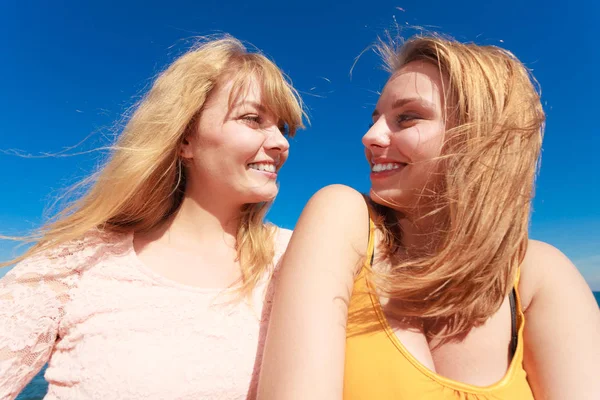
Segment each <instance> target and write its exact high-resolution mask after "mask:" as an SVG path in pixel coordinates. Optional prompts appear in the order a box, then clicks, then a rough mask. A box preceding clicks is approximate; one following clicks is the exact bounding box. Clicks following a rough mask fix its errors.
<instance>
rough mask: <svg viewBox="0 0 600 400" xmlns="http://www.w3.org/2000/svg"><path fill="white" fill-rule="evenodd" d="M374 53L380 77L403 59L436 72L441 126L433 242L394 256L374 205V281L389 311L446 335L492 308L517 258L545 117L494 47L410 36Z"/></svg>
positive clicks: (389, 229) (532, 88)
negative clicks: (377, 265) (380, 262)
mask: <svg viewBox="0 0 600 400" xmlns="http://www.w3.org/2000/svg"><path fill="white" fill-rule="evenodd" d="M376 49H377V51H378V53H379V54H380V55H381V56H382V57H383V59H384V62H385V65H386V67H387V70H388V71H389V72H390V73H394V72H396V71H398V70H399V69H400V68H402V67H403V66H404V65H406V64H408V63H410V62H413V61H425V62H429V63H431V64H433V65H435V66H436V67H437V68H438V69H439V71H440V73H441V74H442V76H443V77H445V78H446V79H447V82H448V84H447V87H445V88H444V97H445V98H446V107H445V108H446V110H445V116H446V120H447V123H448V124H449V125H450V127H449V128H448V129H447V131H446V133H445V144H444V146H443V149H442V156H441V157H440V160H441V162H442V165H444V168H443V172H442V175H443V177H442V179H441V180H442V184H441V188H439V189H438V190H437V193H435V194H434V197H435V200H433V203H434V205H435V207H434V209H435V211H434V212H435V213H439V215H442V216H443V218H442V220H443V222H442V225H441V226H439V227H436V228H439V231H438V233H437V235H438V239H439V242H438V243H439V245H438V246H436V248H435V249H434V250H433V251H431V252H429V253H428V254H425V255H418V256H417V257H414V258H412V259H408V260H400V259H399V258H394V254H396V255H397V254H398V253H397V250H398V249H399V246H400V237H401V235H402V233H401V232H398V228H397V218H396V220H394V217H393V213H392V212H391V210H389V209H386V208H384V207H377V209H378V210H380V212H379V221H378V224H379V226H380V227H382V229H383V231H384V233H386V235H385V238H386V239H385V240H384V241H383V249H384V251H383V253H384V256H386V257H387V259H388V261H390V264H391V267H390V270H389V272H385V273H380V274H375V279H374V280H375V282H376V283H377V285H378V288H379V289H380V290H381V291H382V292H383V293H385V294H386V295H388V296H390V297H392V298H394V300H395V301H397V303H396V304H399V308H398V309H396V310H392V312H396V313H397V315H398V316H402V317H405V318H418V319H419V320H421V321H423V323H424V326H425V327H426V330H427V332H428V335H429V336H430V337H433V336H437V337H446V338H449V337H456V336H457V335H462V334H466V333H468V331H469V330H470V329H471V328H472V327H475V326H478V325H481V324H483V323H484V322H485V321H486V320H487V319H488V318H489V317H490V316H491V315H492V314H494V313H495V312H496V311H497V310H498V309H499V308H500V306H501V304H502V302H503V300H504V298H505V296H506V295H507V294H508V292H509V291H510V290H511V289H512V286H513V283H514V278H515V274H516V273H517V268H518V267H519V265H520V263H521V262H522V260H523V258H524V255H525V251H526V248H527V243H528V224H529V213H530V203H531V199H532V197H533V189H534V179H535V175H536V171H537V166H538V159H539V155H540V148H541V142H542V136H543V129H544V119H545V116H544V112H543V109H542V105H541V103H540V93H539V90H538V87H537V83H536V81H535V79H534V78H533V77H532V76H531V74H530V72H529V71H528V70H527V69H526V68H525V66H524V65H523V64H522V63H521V62H520V61H519V60H518V59H517V58H516V57H515V56H514V55H513V54H512V53H510V52H509V51H507V50H504V49H501V48H498V47H495V46H479V45H475V44H463V43H459V42H457V41H454V40H451V39H446V38H441V37H437V36H416V37H413V38H412V39H410V40H408V41H406V42H404V43H401V44H399V43H398V42H394V41H392V42H391V43H388V42H383V41H380V43H379V44H378V45H377V48H376ZM424 197H426V196H424ZM429 215H430V214H429ZM400 308H401V309H400Z"/></svg>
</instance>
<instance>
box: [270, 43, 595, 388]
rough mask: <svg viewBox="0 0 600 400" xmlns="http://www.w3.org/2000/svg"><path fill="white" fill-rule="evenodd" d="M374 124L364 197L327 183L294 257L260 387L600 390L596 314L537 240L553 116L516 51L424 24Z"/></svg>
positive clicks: (576, 282) (285, 269)
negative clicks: (541, 176) (536, 199)
mask: <svg viewBox="0 0 600 400" xmlns="http://www.w3.org/2000/svg"><path fill="white" fill-rule="evenodd" d="M378 49H379V53H380V54H381V55H382V56H383V58H384V60H385V62H386V65H387V67H388V70H389V72H390V73H391V76H390V78H389V80H388V81H387V83H386V85H385V87H384V89H383V91H382V93H381V96H380V97H379V100H378V102H377V105H376V107H375V110H374V112H373V120H372V122H373V125H372V127H371V128H370V129H369V131H368V132H367V133H366V134H365V136H364V137H363V144H364V146H365V154H366V159H367V163H368V165H369V168H370V171H371V175H370V177H371V189H370V193H369V197H370V198H369V199H368V200H367V202H365V201H364V198H363V196H362V195H361V194H359V193H358V192H356V191H354V190H353V189H350V188H348V187H344V186H331V187H327V188H325V189H322V190H321V191H320V192H318V193H317V194H316V195H314V197H313V198H312V199H311V200H310V202H309V203H308V205H307V206H306V208H305V210H304V211H303V213H302V216H301V217H300V220H299V222H298V224H297V226H296V229H295V231H294V235H293V237H292V240H291V242H290V246H289V247H288V250H287V252H286V256H285V259H284V261H283V264H282V267H281V268H282V269H281V271H280V272H281V276H280V278H281V279H280V281H278V287H277V290H276V294H275V298H274V308H273V313H272V316H271V320H270V326H269V332H268V335H267V343H266V348H265V356H264V361H263V371H262V373H261V379H260V385H259V398H260V399H261V400H264V399H277V400H286V399H311V400H318V399H327V400H334V399H342V398H343V399H347V400H350V399H378V400H383V399H394V400H399V399H531V398H534V397H535V398H536V399H578V400H580V399H598V398H600V380H599V379H598V371H599V370H600V312H598V306H597V305H596V303H595V301H594V298H593V296H592V293H591V291H590V289H589V287H588V286H587V285H586V283H585V281H584V280H583V278H582V277H581V275H580V274H579V272H578V271H577V269H576V268H575V267H574V266H573V264H572V263H571V262H570V261H569V260H568V259H567V258H566V257H565V256H564V255H563V254H562V253H560V252H559V251H558V250H557V249H555V248H554V247H552V246H550V245H548V244H545V243H541V242H537V241H533V240H530V239H529V237H528V224H529V217H530V204H531V200H532V197H533V187H534V178H535V175H536V170H537V167H538V159H539V155H540V148H541V143H542V134H543V128H544V119H545V116H544V112H543V109H542V105H541V102H540V95H539V92H538V90H537V89H536V84H535V80H534V79H533V77H532V76H531V75H530V73H529V71H528V70H527V69H526V68H525V66H524V65H523V64H522V63H521V62H520V61H519V60H518V59H517V58H516V57H515V56H514V55H513V54H511V53H510V52H508V51H506V50H504V49H501V48H498V47H495V46H478V45H475V44H463V43H459V42H456V41H454V40H449V39H444V38H441V37H437V36H434V35H432V36H417V37H415V38H413V39H411V40H408V41H406V42H404V43H402V44H401V45H396V44H394V42H392V43H391V44H386V43H384V42H381V43H380V44H379V46H378Z"/></svg>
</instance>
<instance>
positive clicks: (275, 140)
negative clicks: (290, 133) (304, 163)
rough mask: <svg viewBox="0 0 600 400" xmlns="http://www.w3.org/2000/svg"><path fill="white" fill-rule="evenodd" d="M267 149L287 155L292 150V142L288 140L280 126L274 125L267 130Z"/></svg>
mask: <svg viewBox="0 0 600 400" xmlns="http://www.w3.org/2000/svg"><path fill="white" fill-rule="evenodd" d="M265 149H266V150H271V151H279V152H280V153H285V152H286V151H288V150H289V149H290V142H288V140H287V139H286V137H285V136H284V134H283V132H281V130H280V129H279V127H278V126H276V125H273V126H271V127H270V128H269V129H267V137H266V140H265Z"/></svg>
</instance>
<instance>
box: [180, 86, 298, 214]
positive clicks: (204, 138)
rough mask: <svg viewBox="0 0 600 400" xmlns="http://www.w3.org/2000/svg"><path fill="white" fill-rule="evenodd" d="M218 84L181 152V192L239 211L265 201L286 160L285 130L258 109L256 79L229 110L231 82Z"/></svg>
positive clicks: (265, 110)
mask: <svg viewBox="0 0 600 400" xmlns="http://www.w3.org/2000/svg"><path fill="white" fill-rule="evenodd" d="M223 81H224V82H223V84H221V85H218V86H217V87H215V89H213V91H212V92H211V93H210V95H209V96H208V99H207V101H206V103H205V105H204V107H203V110H202V112H201V114H200V118H199V121H198V123H197V125H196V129H195V131H193V133H192V134H190V135H188V137H187V138H186V140H185V141H184V144H183V146H182V151H181V155H182V157H183V158H184V159H185V160H186V165H187V168H188V181H187V182H188V183H187V188H189V189H190V190H192V191H195V192H198V193H200V194H201V195H209V196H211V197H215V198H218V199H222V201H226V202H234V203H236V204H239V205H242V204H247V203H259V202H264V201H270V200H272V199H274V198H275V196H276V195H277V192H278V190H279V188H278V185H277V173H278V171H279V169H280V168H281V166H282V165H283V163H284V162H285V161H286V160H287V157H288V150H289V143H288V141H287V139H286V138H285V136H284V131H285V127H284V126H283V125H282V123H281V121H280V119H279V117H278V116H277V115H273V114H272V113H270V112H269V111H268V108H267V107H266V105H265V104H264V103H263V101H262V93H261V85H260V82H258V81H257V80H256V79H250V80H249V83H248V85H247V87H246V88H245V89H244V90H241V91H239V93H240V95H239V96H237V98H235V101H234V102H233V104H232V105H231V107H230V104H229V103H230V94H231V91H232V89H234V88H233V87H232V86H233V82H232V80H226V79H224V80H223ZM236 89H237V88H236ZM234 93H237V91H236V92H234ZM186 190H187V189H186Z"/></svg>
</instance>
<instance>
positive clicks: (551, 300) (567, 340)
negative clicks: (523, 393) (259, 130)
mask: <svg viewBox="0 0 600 400" xmlns="http://www.w3.org/2000/svg"><path fill="white" fill-rule="evenodd" d="M520 288H521V290H522V292H523V293H524V296H528V297H529V298H530V299H531V300H530V302H529V304H528V305H527V308H526V310H525V338H524V343H525V359H524V363H525V369H526V371H527V375H528V380H529V384H530V385H531V388H532V390H533V393H534V395H535V398H536V399H578V400H586V399H598V398H600V379H598V373H599V371H600V310H598V305H597V304H596V301H595V300H594V297H593V295H592V292H591V291H590V289H589V287H588V286H587V284H586V283H585V281H584V280H583V278H582V276H581V275H580V274H579V272H578V271H577V269H576V268H575V266H574V265H573V264H572V263H571V262H570V261H569V259H568V258H567V257H565V256H564V255H563V254H562V253H561V252H560V251H558V250H557V249H555V248H554V247H552V246H550V245H548V244H545V243H542V242H535V241H530V244H529V249H528V250H527V255H526V257H525V260H524V262H523V268H522V279H521V284H520Z"/></svg>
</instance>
